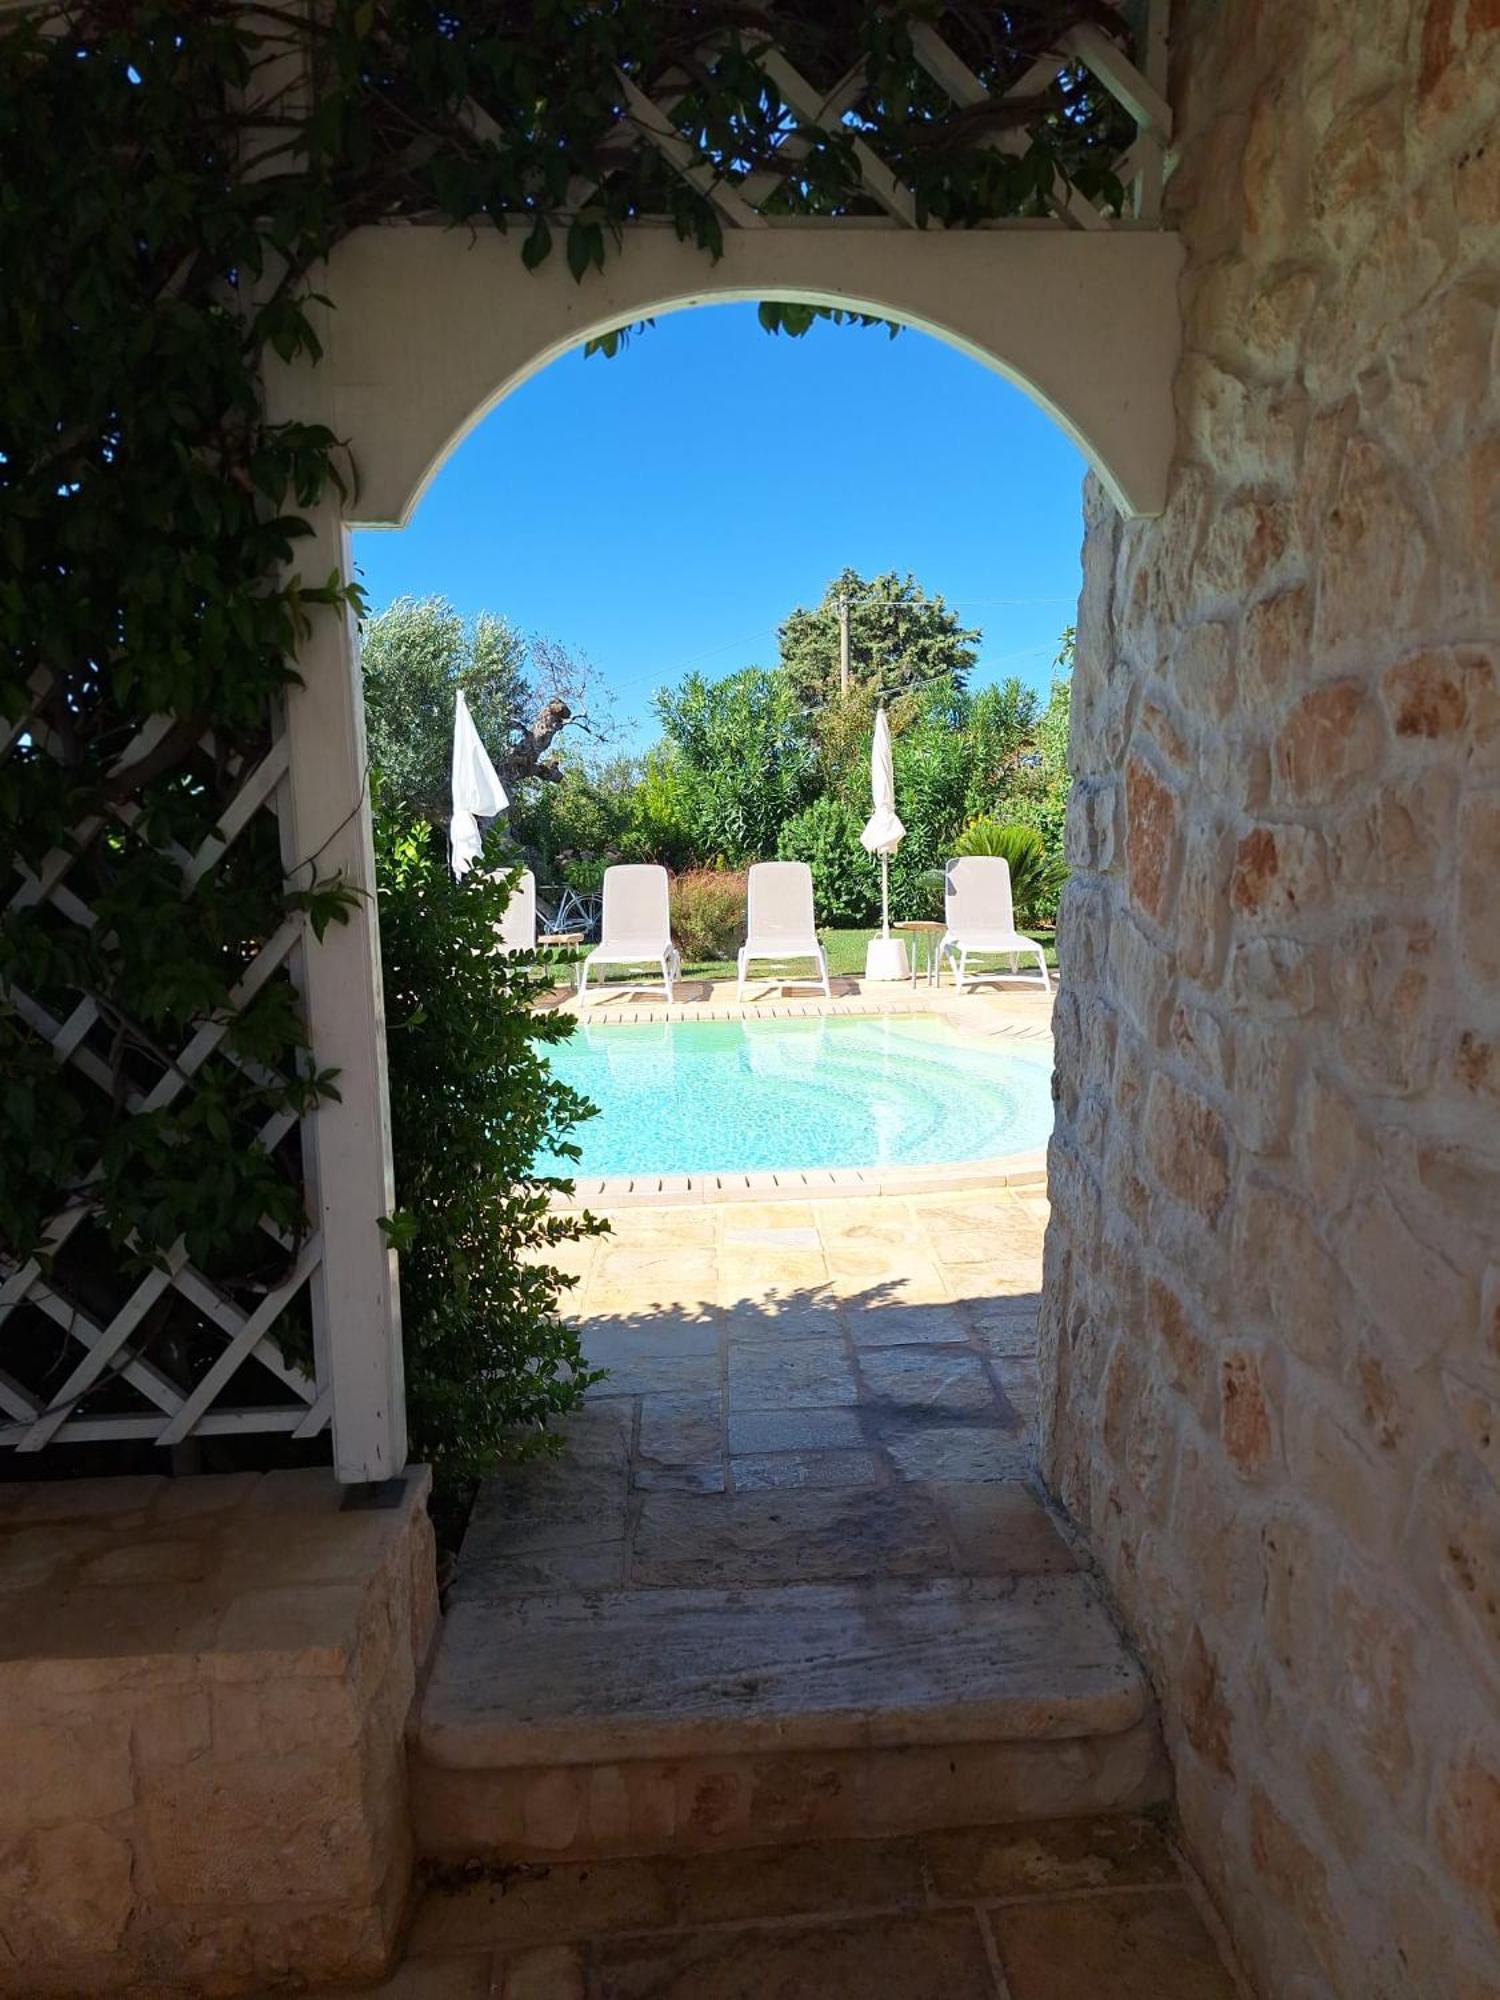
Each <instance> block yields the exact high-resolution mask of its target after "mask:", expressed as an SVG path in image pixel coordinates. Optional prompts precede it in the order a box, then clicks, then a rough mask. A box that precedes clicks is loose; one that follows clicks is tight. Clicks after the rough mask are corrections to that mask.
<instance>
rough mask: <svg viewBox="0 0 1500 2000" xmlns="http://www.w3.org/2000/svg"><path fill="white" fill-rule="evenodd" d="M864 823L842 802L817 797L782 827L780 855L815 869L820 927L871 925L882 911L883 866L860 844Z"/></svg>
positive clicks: (814, 893) (778, 852)
mask: <svg viewBox="0 0 1500 2000" xmlns="http://www.w3.org/2000/svg"><path fill="white" fill-rule="evenodd" d="M863 825H864V820H863V819H861V818H860V816H859V814H858V813H857V812H856V811H855V809H854V808H853V806H851V805H846V804H845V802H844V801H843V800H842V799H833V798H827V797H824V798H821V799H815V800H814V801H813V803H812V804H811V805H810V806H807V807H806V808H805V809H804V810H803V811H802V812H800V813H798V814H797V816H796V818H795V819H792V820H788V822H787V824H786V825H785V826H784V827H783V828H782V829H781V838H780V840H779V841H778V842H777V846H776V852H777V854H778V855H779V856H780V857H781V859H782V860H783V861H805V862H806V863H807V865H808V866H809V868H811V870H812V878H813V906H814V908H815V910H816V912H817V918H818V922H819V923H820V924H839V925H851V924H867V923H869V922H871V920H872V919H873V918H875V917H876V916H878V915H879V913H880V863H879V862H878V861H877V860H876V859H875V857H874V856H873V855H870V854H866V852H865V850H864V849H863V848H862V847H861V846H860V844H859V833H860V828H861V827H862V826H863Z"/></svg>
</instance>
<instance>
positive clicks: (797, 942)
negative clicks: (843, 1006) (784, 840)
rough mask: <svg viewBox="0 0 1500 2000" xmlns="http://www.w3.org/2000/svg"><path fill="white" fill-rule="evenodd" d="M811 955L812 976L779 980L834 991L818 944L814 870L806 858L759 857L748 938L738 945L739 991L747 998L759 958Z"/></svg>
mask: <svg viewBox="0 0 1500 2000" xmlns="http://www.w3.org/2000/svg"><path fill="white" fill-rule="evenodd" d="M798 958H810V959H811V960H812V962H813V964H814V965H815V966H816V967H817V973H816V975H815V976H814V977H813V978H811V979H784V980H777V982H776V984H777V985H781V986H821V987H822V989H823V993H824V997H825V998H831V997H832V995H831V993H830V990H829V985H828V955H827V953H826V952H825V951H824V950H823V947H822V945H820V944H819V943H818V933H817V928H816V926H815V925H814V922H813V880H812V870H811V869H810V868H809V867H808V865H807V863H806V862H805V861H757V862H756V863H755V866H754V867H753V868H752V869H751V870H750V889H749V911H748V914H747V918H746V923H745V942H744V943H743V944H742V945H741V946H740V955H739V994H738V998H739V999H741V1000H743V999H744V997H745V981H746V979H747V978H748V977H749V972H750V967H751V965H752V963H753V962H754V961H755V960H756V959H762V960H770V961H772V962H773V963H774V964H776V965H785V964H786V963H787V962H788V960H791V959H798Z"/></svg>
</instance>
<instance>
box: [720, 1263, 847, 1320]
mask: <svg viewBox="0 0 1500 2000" xmlns="http://www.w3.org/2000/svg"><path fill="white" fill-rule="evenodd" d="M827 1286H828V1266H827V1264H826V1262H825V1261H824V1258H823V1253H822V1251H821V1250H746V1249H740V1250H721V1251H720V1252H719V1276H718V1285H717V1289H716V1291H715V1293H714V1297H715V1299H716V1301H717V1303H718V1304H719V1305H720V1306H723V1307H727V1308H730V1309H733V1308H736V1307H739V1306H743V1305H745V1304H746V1303H747V1302H750V1303H753V1302H754V1301H756V1300H759V1299H769V1298H779V1299H798V1298H803V1297H805V1296H806V1295H807V1294H808V1293H820V1292H823V1291H825V1290H826V1289H827Z"/></svg>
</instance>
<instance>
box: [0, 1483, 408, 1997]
mask: <svg viewBox="0 0 1500 2000" xmlns="http://www.w3.org/2000/svg"><path fill="white" fill-rule="evenodd" d="M427 1483H428V1481H427V1475H426V1473H425V1472H422V1471H417V1470H412V1471H410V1472H409V1473H408V1474H407V1480H406V1488H405V1492H404V1495H403V1497H402V1500H401V1503H400V1505H399V1506H397V1507H394V1508H391V1509H389V1510H371V1511H368V1512H343V1511H341V1509H340V1492H339V1489H338V1488H337V1487H336V1486H335V1485H334V1482H333V1476H332V1474H331V1473H329V1472H327V1471H309V1472H277V1473H267V1474H263V1475H261V1474H254V1473H247V1474H233V1475H226V1476H221V1477H217V1478H187V1479H175V1480H167V1479H160V1478H140V1479H131V1478H117V1479H99V1480H67V1481H58V1482H55V1483H51V1484H43V1485H35V1486H5V1487H0V1714H3V1716H4V1725H5V1750H6V1759H5V1783H4V1786H3V1788H0V1995H6V1996H11V1995H15V1996H17V2000H20V1996H23V1995H24V1996H27V2000H31V1996H36V1995H43V1994H57V1995H75V1994H105V1993H120V1994H126V1993H128V1994H131V1995H136V1994H139V1995H141V1996H142V2000H145V1996H147V1995H150V1996H152V2000H157V1997H158V1996H166V1995H170V1994H174V1993H181V1994H195V1995H217V1996H228V1995H231V1994H237V1993H258V1992H263V1991H266V1990H268V1989H270V1988H273V1987H275V1988H277V1989H278V1990H279V1989H280V1988H281V1987H282V1985H283V1984H284V1983H285V1984H286V1985H288V1986H289V1987H295V1988H296V1989H297V1990H301V1989H302V1988H304V1987H306V1986H309V1985H323V1984H325V1983H326V1984H332V1983H333V1982H335V1981H339V1980H345V1979H356V1978H364V1979H375V1978H379V1977H381V1976H382V1975H383V1973H384V1971H385V1969H386V1965H387V1961H388V1959H389V1957H390V1954H391V1952H392V1950H393V1947H394V1945H395V1941H396V1937H397V1934H398V1930H399V1926H400V1924H401V1921H402V1918H403V1916H404V1913H405V1908H406V1903H407V1899H408V1895H409V1892H410V1887H411V1879H412V1865H413V1854H412V1839H411V1829H410V1816H409V1810H408V1804H407V1787H406V1744H405V1735H406V1726H407V1720H408V1716H409V1714H410V1711H411V1707H412V1702H413V1698H414V1694H415V1689H416V1683H417V1677H418V1674H419V1671H420V1669H421V1666H422V1663H423V1662H424V1660H425V1658H426V1655H427V1651H428V1648H429V1645H430V1642H431V1639H432V1635H433V1631H434V1628H435V1625H436V1619H437V1598H436V1587H435V1580H434V1579H435V1567H434V1561H433V1547H432V1529H431V1524H430V1522H429V1520H428V1518H427V1512H426V1508H425V1505H424V1502H425V1499H426V1492H427Z"/></svg>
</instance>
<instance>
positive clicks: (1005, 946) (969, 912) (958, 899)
mask: <svg viewBox="0 0 1500 2000" xmlns="http://www.w3.org/2000/svg"><path fill="white" fill-rule="evenodd" d="M943 917H944V921H945V923H946V924H947V929H946V930H945V931H944V933H943V941H942V943H941V944H940V945H939V946H938V956H937V963H938V976H939V978H941V977H942V970H943V960H944V959H945V958H947V959H951V961H952V963H953V977H954V979H955V981H956V982H957V985H958V990H959V992H960V993H962V992H963V990H964V981H965V979H971V980H972V979H975V978H980V979H1001V978H1004V977H1005V976H1006V975H1005V973H1004V972H1003V971H1002V970H1000V969H999V968H995V969H993V970H991V971H989V972H984V973H977V974H976V973H970V971H969V960H970V959H971V958H1008V959H1009V960H1010V976H1011V977H1012V978H1015V977H1018V976H1019V972H1020V960H1021V959H1022V958H1031V957H1035V959H1036V962H1037V965H1038V967H1039V968H1040V970H1041V975H1042V991H1043V992H1044V993H1050V992H1051V991H1052V981H1051V979H1050V978H1049V977H1048V973H1047V959H1046V954H1045V953H1044V952H1043V950H1042V947H1041V946H1040V945H1039V944H1038V943H1037V941H1036V939H1035V938H1029V937H1026V936H1025V935H1024V934H1023V933H1022V932H1020V931H1018V930H1017V929H1016V914H1015V907H1014V904H1013V903H1012V901H1011V894H1010V863H1009V862H1008V861H1006V860H1005V859H1004V857H1003V856H1001V855H998V854H966V855H964V856H963V857H962V859H960V860H958V861H950V862H949V863H948V866H947V868H946V869H945V870H944V874H943Z"/></svg>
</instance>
